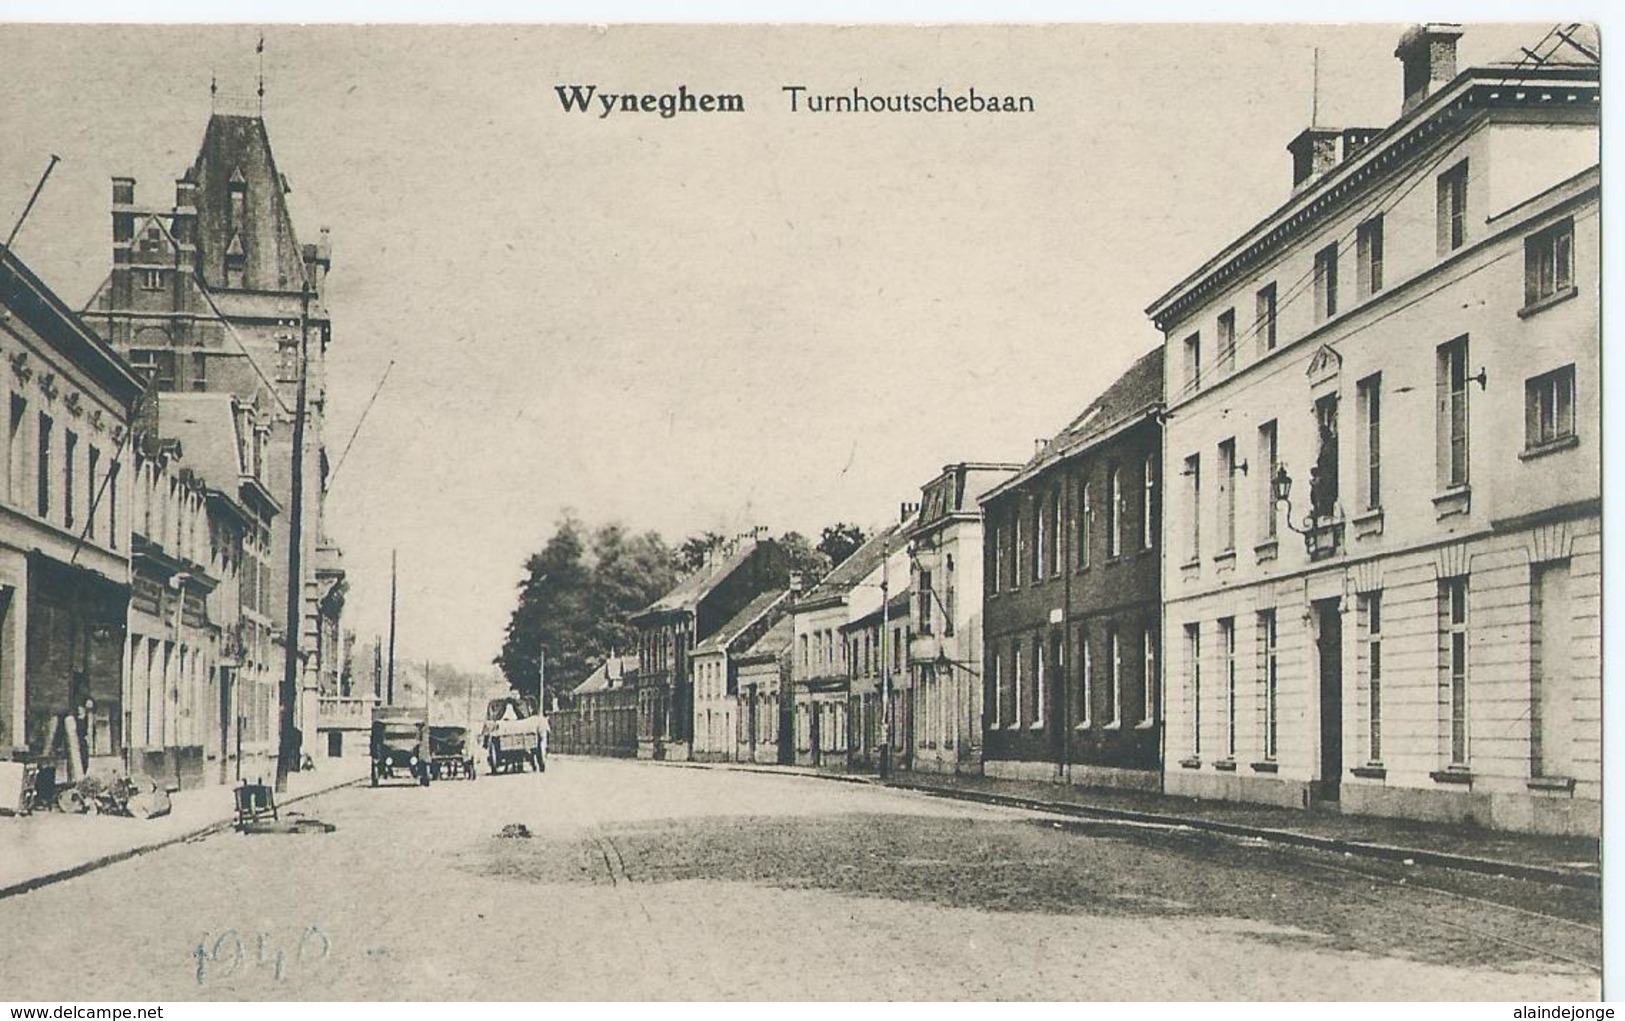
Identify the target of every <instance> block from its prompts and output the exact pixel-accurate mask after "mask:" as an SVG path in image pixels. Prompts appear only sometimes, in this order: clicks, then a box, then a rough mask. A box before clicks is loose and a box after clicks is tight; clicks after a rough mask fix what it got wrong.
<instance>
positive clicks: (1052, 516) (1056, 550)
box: [1048, 484, 1064, 576]
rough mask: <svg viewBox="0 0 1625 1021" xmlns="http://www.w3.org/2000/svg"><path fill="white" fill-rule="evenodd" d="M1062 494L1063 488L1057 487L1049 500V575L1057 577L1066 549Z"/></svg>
mask: <svg viewBox="0 0 1625 1021" xmlns="http://www.w3.org/2000/svg"><path fill="white" fill-rule="evenodd" d="M1063 485H1064V484H1063ZM1061 492H1062V490H1061V488H1060V487H1057V488H1056V490H1055V492H1053V493H1051V494H1050V498H1049V553H1048V557H1049V573H1050V574H1051V575H1055V576H1058V575H1060V573H1061V554H1062V551H1063V549H1064V545H1063V544H1062V542H1061V528H1062V527H1063V524H1062V519H1061Z"/></svg>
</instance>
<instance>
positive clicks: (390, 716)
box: [372, 706, 430, 787]
mask: <svg viewBox="0 0 1625 1021" xmlns="http://www.w3.org/2000/svg"><path fill="white" fill-rule="evenodd" d="M429 761H430V757H429V714H428V712H427V711H426V710H423V709H410V708H406V707H404V706H380V707H379V708H377V709H374V710H373V711H372V785H373V786H374V787H376V786H378V784H379V782H380V781H382V780H397V779H407V778H409V779H412V780H416V781H417V782H418V783H420V784H422V785H424V786H425V787H426V786H428V784H429V773H430V771H429Z"/></svg>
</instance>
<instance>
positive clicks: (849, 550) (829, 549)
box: [818, 521, 865, 568]
mask: <svg viewBox="0 0 1625 1021" xmlns="http://www.w3.org/2000/svg"><path fill="white" fill-rule="evenodd" d="M864 538H865V537H864V534H863V529H861V528H859V527H858V526H857V525H849V524H847V523H846V522H844V521H837V522H836V523H835V524H833V525H830V526H829V527H828V528H825V529H824V533H823V536H822V537H821V538H820V539H819V540H818V551H819V552H820V553H822V554H824V555H825V556H826V557H829V566H830V567H831V568H834V567H836V566H838V565H839V564H840V562H841V561H843V560H845V559H846V558H847V557H849V556H851V555H852V554H853V553H854V552H856V551H857V548H858V547H859V546H862V545H863V543H864Z"/></svg>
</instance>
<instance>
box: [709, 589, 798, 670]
mask: <svg viewBox="0 0 1625 1021" xmlns="http://www.w3.org/2000/svg"><path fill="white" fill-rule="evenodd" d="M789 595H790V593H789V592H788V591H787V590H785V589H778V590H770V591H767V592H763V593H762V594H761V595H759V596H757V597H756V598H755V599H752V600H751V601H750V602H748V603H746V604H745V608H744V609H743V610H740V611H739V612H738V613H736V614H734V617H733V619H732V620H730V621H728V623H726V624H724V625H722V626H721V627H720V628H717V630H716V631H715V632H713V633H712V635H711V637H709V638H707V639H706V640H705V641H703V642H701V643H700V644H699V645H697V646H695V647H694V653H693V654H694V655H696V656H699V655H703V654H704V653H707V652H726V651H727V650H728V646H729V645H730V644H732V642H733V641H734V639H736V638H738V637H739V636H740V635H742V634H744V633H745V631H747V630H749V628H750V626H751V625H752V624H755V623H756V622H757V621H758V620H760V619H761V617H762V615H763V614H765V613H768V612H770V611H772V609H773V607H775V606H777V605H778V604H779V602H780V601H781V600H783V599H785V598H787V597H788V596H789Z"/></svg>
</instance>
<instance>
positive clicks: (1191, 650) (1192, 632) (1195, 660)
mask: <svg viewBox="0 0 1625 1021" xmlns="http://www.w3.org/2000/svg"><path fill="white" fill-rule="evenodd" d="M1185 697H1186V699H1187V700H1188V703H1187V704H1188V706H1189V709H1190V716H1191V754H1192V755H1195V756H1198V757H1200V756H1201V754H1202V630H1201V625H1200V624H1186V625H1185Z"/></svg>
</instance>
